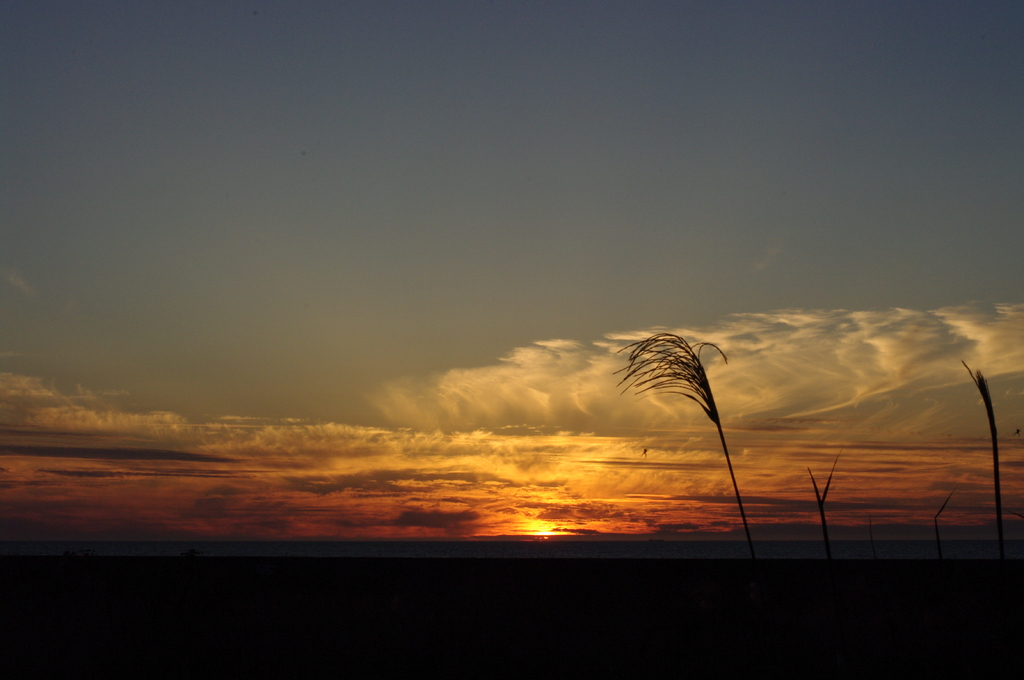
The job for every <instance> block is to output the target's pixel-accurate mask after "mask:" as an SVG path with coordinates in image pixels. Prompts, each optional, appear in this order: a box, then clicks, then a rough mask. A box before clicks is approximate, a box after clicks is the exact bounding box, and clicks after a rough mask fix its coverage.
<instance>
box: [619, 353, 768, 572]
mask: <svg viewBox="0 0 1024 680" xmlns="http://www.w3.org/2000/svg"><path fill="white" fill-rule="evenodd" d="M704 347H712V348H714V349H715V350H716V351H717V352H718V353H719V354H721V355H722V358H723V359H725V362H726V363H728V362H729V359H728V358H727V357H726V356H725V352H723V351H722V350H721V349H719V347H718V346H717V345H715V344H713V343H710V342H698V343H697V344H695V345H692V346H691V345H690V344H689V343H688V342H686V340H684V339H683V338H681V337H679V336H678V335H675V334H673V333H657V334H655V335H652V336H651V337H649V338H647V339H646V340H641V341H639V342H634V343H633V344H631V345H627V346H626V347H623V348H622V349H620V350H619V351H620V352H625V351H626V350H629V365H628V366H626V367H625V368H623V369H620V370H618V371H616V373H622V372H623V371H624V372H625V376H623V378H622V380H620V381H619V384H620V385H622V384H623V383H625V384H626V387H625V389H623V392H625V391H626V390H628V389H630V388H633V389H634V390H635V391H636V393H637V394H642V393H644V392H660V393H663V394H679V395H682V396H684V397H686V398H687V399H692V400H693V401H695V402H697V403H698V404H699V405H700V407H701V408H702V409H703V410H704V413H705V414H706V415H707V417H708V418H709V419H710V420H711V422H713V423H714V424H715V426H716V427H717V428H718V438H719V439H720V440H721V441H722V452H723V453H725V462H726V464H727V465H728V466H729V477H730V478H731V479H732V488H733V491H734V492H735V493H736V504H737V505H738V506H739V509H740V517H741V518H742V519H743V530H744V531H745V532H746V535H747V545H749V546H750V558H751V559H756V555H755V554H754V541H753V540H752V539H751V538H750V527H749V525H748V524H747V514H746V512H744V511H743V500H742V499H741V498H740V488H739V485H738V484H737V483H736V474H735V473H734V472H733V469H732V459H731V458H730V457H729V447H728V446H727V445H726V443H725V434H724V432H723V431H722V419H721V417H720V416H719V415H718V407H717V406H716V405H715V397H714V395H713V394H712V393H711V383H709V382H708V376H707V373H706V372H705V371H704V365H703V364H702V363H701V360H700V352H701V350H702V349H703V348H704Z"/></svg>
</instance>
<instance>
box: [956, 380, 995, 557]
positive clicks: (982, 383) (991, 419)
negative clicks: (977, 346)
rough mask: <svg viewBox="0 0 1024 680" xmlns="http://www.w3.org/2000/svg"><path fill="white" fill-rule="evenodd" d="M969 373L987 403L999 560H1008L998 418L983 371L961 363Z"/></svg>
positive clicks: (982, 398)
mask: <svg viewBox="0 0 1024 680" xmlns="http://www.w3.org/2000/svg"><path fill="white" fill-rule="evenodd" d="M960 363H962V364H963V365H964V368H966V369H967V373H968V374H970V376H971V380H973V381H974V385H975V386H976V387H977V388H978V391H979V392H981V400H982V401H984V402H985V410H986V411H987V412H988V428H989V430H990V431H991V432H992V474H993V476H994V478H995V487H996V527H997V528H998V531H999V559H1001V560H1005V559H1006V551H1005V550H1004V548H1003V499H1002V495H1001V494H1000V491H999V438H998V437H997V436H996V416H995V413H994V412H993V411H992V395H991V394H990V393H989V391H988V381H987V380H985V376H983V375H982V374H981V371H974V372H972V371H971V367H970V366H968V365H967V362H965V361H961V362H960Z"/></svg>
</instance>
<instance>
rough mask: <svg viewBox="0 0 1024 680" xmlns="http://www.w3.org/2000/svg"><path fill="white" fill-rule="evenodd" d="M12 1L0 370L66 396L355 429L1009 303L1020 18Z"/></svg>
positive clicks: (1019, 211) (823, 9)
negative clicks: (460, 386)
mask: <svg viewBox="0 0 1024 680" xmlns="http://www.w3.org/2000/svg"><path fill="white" fill-rule="evenodd" d="M0 7H2V9H0V67H2V68H0V192H2V193H0V267H2V268H3V280H2V281H0V317H2V323H0V353H2V354H0V370H2V371H9V372H14V373H18V374H25V375H33V376H40V377H42V378H45V379H47V380H52V381H55V382H56V384H57V385H58V386H59V387H60V388H61V389H65V390H67V389H73V388H74V386H75V385H76V384H85V385H88V386H89V387H90V388H91V389H94V390H98V391H100V392H102V391H109V392H110V393H112V394H119V393H123V392H127V393H128V395H130V396H129V397H128V398H127V407H130V408H134V409H141V410H159V409H167V410H174V411H176V412H180V413H185V414H188V415H195V416H202V415H209V414H217V415H223V414H226V413H230V414H235V415H242V416H266V417H283V416H295V417H314V418H325V419H333V420H341V421H349V422H362V423H366V424H372V423H374V422H378V421H379V419H380V417H381V416H380V414H379V413H378V412H377V411H376V410H375V409H374V408H373V407H372V406H371V405H370V404H369V403H368V401H367V400H366V398H365V395H366V394H368V393H370V392H372V390H373V389H374V388H375V386H377V385H379V384H380V383H381V382H382V381H387V380H391V379H394V378H398V377H400V376H406V375H426V374H430V373H436V372H442V371H445V370H448V369H450V368H453V367H472V366H482V365H485V364H489V363H493V362H494V361H495V359H496V357H499V356H502V355H505V354H506V353H507V352H509V351H510V350H511V349H513V348H515V347H522V346H525V345H528V344H529V343H531V342H533V341H536V340H545V339H551V338H564V339H573V340H580V341H583V342H588V341H591V340H594V339H598V338H600V337H601V336H602V335H603V334H605V333H610V332H618V331H629V330H634V329H642V328H647V327H651V326H658V325H662V326H669V327H678V326H680V325H687V326H691V327H692V326H699V325H702V324H711V323H714V322H716V321H717V320H719V319H721V318H723V317H725V316H726V315H729V314H734V313H760V312H767V311H770V310H776V309H854V310H877V309H886V308H890V307H902V308H910V309H917V310H929V309H936V308H939V307H945V306H950V305H960V304H964V303H968V302H979V303H983V304H986V303H1019V302H1021V301H1022V291H1024V267H1022V263H1024V229H1022V225H1024V200H1022V197H1024V125H1022V121H1024V4H1021V3H1020V2H1016V1H1014V2H974V3H941V2H903V3H892V2H885V3H861V2H858V3H852V2H851V3H826V4H824V5H823V4H822V3H817V2H806V3H802V2H784V3H760V2H722V3H696V2H694V3H675V2H672V3H633V2H628V3H627V2H581V3H521V2H514V3H513V2H501V1H497V2H464V3H455V2H452V3H422V2H411V3H378V2H366V3H354V2H353V3H334V2H323V3H285V2H280V3H275V2H221V3H212V4H211V3H208V2H175V3H167V2H123V3H116V2H90V3H67V2H32V3H15V2H10V1H7V0H4V1H3V2H2V3H0ZM698 339H699V338H698Z"/></svg>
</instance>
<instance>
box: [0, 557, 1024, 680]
mask: <svg viewBox="0 0 1024 680" xmlns="http://www.w3.org/2000/svg"><path fill="white" fill-rule="evenodd" d="M833 566H834V568H835V582H836V584H837V593H838V605H839V607H838V612H837V608H836V602H837V600H836V599H834V598H833V591H832V586H831V579H830V576H829V564H828V563H827V562H825V561H824V560H759V561H757V562H756V563H754V562H750V561H746V560H607V559H602V560H586V559H568V560H558V559H533V560H528V559H518V560H517V559H509V560H499V559H334V558H295V557H292V558H248V557H82V556H74V557H13V556H7V557H0V577H2V583H3V586H2V587H3V593H2V597H0V668H3V669H4V671H5V675H6V677H12V678H13V677H47V678H50V677H68V678H71V677H100V676H102V677H113V676H115V675H124V674H126V673H127V674H131V675H134V676H136V677H144V678H151V677H157V678H159V677H173V678H188V677H204V676H216V677H224V678H231V677H239V678H259V677H288V676H298V677H303V676H309V677H313V676H316V677H324V678H334V677H346V676H350V677H388V676H394V677H398V676H401V677H405V676H415V677H421V676H424V675H426V674H434V673H430V672H431V671H440V673H441V674H443V675H444V676H448V677H464V676H469V677H495V676H520V677H538V676H539V677H544V676H548V675H554V674H562V673H569V674H571V675H573V676H578V675H584V674H586V675H592V676H595V677H609V676H624V677H642V676H649V675H655V676H657V677H662V676H665V675H668V674H669V673H671V675H672V676H674V677H702V678H707V677H727V676H732V677H743V678H761V677H764V678H795V677H814V678H816V679H820V678H830V677H845V675H844V673H851V674H852V675H850V677H862V678H878V677H884V676H887V675H896V674H899V675H907V676H911V677H913V676H923V677H936V678H946V677H949V678H971V677H975V678H990V677H997V675H1003V674H1004V673H1003V672H1002V670H1001V669H1002V668H1003V667H1005V665H1006V664H1010V668H1020V667H1021V665H1022V662H1024V637H1022V635H1021V634H1022V632H1024V625H1022V623H1021V613H1022V604H1024V578H1022V577H1024V562H1021V561H1011V562H1005V563H1000V562H996V561H982V560H970V561H967V560H946V561H943V562H939V561H938V560H927V561H916V560H899V561H886V560H877V561H875V560H866V561H865V560H840V561H836V562H834V563H833ZM751 584H754V585H751ZM837 614H838V615H837ZM840 622H841V626H840ZM840 649H842V651H843V654H842V657H843V660H844V662H843V663H840V662H838V661H837V659H838V657H839V651H840ZM8 671H13V672H14V674H8Z"/></svg>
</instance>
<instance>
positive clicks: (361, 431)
mask: <svg viewBox="0 0 1024 680" xmlns="http://www.w3.org/2000/svg"><path fill="white" fill-rule="evenodd" d="M1022 318H1024V306H1011V305H1007V306H1000V307H994V308H989V309H985V308H977V307H963V308H949V309H943V310H937V311H934V312H915V311H911V310H899V309H896V310H888V311H884V312H849V311H843V310H833V311H806V310H786V311H779V312H774V313H771V314H751V315H737V316H733V317H729V318H727V319H724V320H723V321H722V322H721V323H719V324H716V325H714V326H711V327H706V328H694V329H675V330H676V331H677V332H680V333H681V334H684V335H685V336H687V337H689V338H691V339H693V340H704V341H711V342H715V343H717V344H718V345H719V346H721V347H722V349H723V350H725V351H726V352H727V353H728V355H729V363H728V364H725V363H724V362H722V361H720V360H710V361H709V373H710V375H711V380H712V385H713V387H714V389H715V392H716V396H717V398H718V401H719V404H720V407H721V410H722V412H723V414H725V424H726V431H727V436H728V437H729V442H730V448H731V449H732V450H733V452H734V465H735V467H736V474H737V477H738V479H739V481H740V485H741V489H742V490H743V492H744V497H745V501H746V503H747V505H748V508H749V512H750V516H751V522H752V527H753V528H752V531H753V532H754V536H755V539H757V538H758V537H759V535H762V534H763V532H769V533H770V532H777V530H776V529H775V528H772V527H779V526H789V527H792V528H793V531H803V530H804V529H801V527H813V526H814V521H815V517H816V508H815V506H814V504H813V495H812V493H811V488H810V480H809V478H808V476H807V468H808V467H810V468H811V469H812V470H815V472H816V474H817V473H818V471H822V474H825V471H826V470H827V469H828V468H829V467H830V466H831V463H832V461H833V459H834V458H835V456H836V455H837V454H840V453H841V456H840V460H839V465H838V467H837V469H836V479H835V482H834V483H833V487H832V491H831V492H830V496H829V498H830V508H831V509H832V511H833V514H832V515H831V516H830V523H834V524H835V525H836V527H837V528H842V527H846V528H847V529H841V530H849V531H854V530H855V529H856V527H863V526H864V524H865V522H866V519H867V517H868V516H869V515H871V516H872V517H873V518H874V521H875V522H876V523H877V524H879V525H881V524H884V523H889V524H902V525H911V526H913V525H917V526H921V527H927V526H930V524H929V523H930V521H931V520H930V518H931V516H932V515H933V514H934V512H935V511H936V509H937V507H938V504H940V503H941V502H942V500H943V499H944V497H945V495H946V494H948V492H949V490H950V489H952V487H953V485H957V488H958V491H957V494H956V502H955V503H951V505H950V507H949V508H947V510H946V512H945V513H944V515H943V516H944V517H945V518H946V521H947V523H948V524H949V525H950V526H953V525H958V526H965V527H969V526H976V527H984V526H985V525H986V524H987V523H988V522H990V519H991V504H992V500H991V469H990V465H991V453H990V451H989V444H988V440H987V424H986V422H985V419H984V412H983V408H982V407H981V405H980V401H979V400H978V398H977V395H976V393H975V391H974V387H973V385H972V384H971V383H970V381H969V378H968V376H967V374H966V371H965V370H964V368H963V366H962V365H961V364H960V360H961V359H965V360H967V361H968V363H970V364H971V365H972V367H977V368H981V369H982V370H984V371H985V372H986V374H987V375H988V376H989V378H990V380H991V384H992V386H993V393H994V394H995V396H996V410H997V415H998V416H999V418H1000V423H1003V425H1002V427H1003V431H1004V433H1005V434H1008V433H1009V432H1012V431H1013V429H1014V428H1015V427H1016V425H1013V424H1012V423H1015V422H1019V420H1024V396H1022V392H1024V374H1022V372H1021V370H1020V368H1019V367H1021V366H1024V361H1021V359H1024V354H1022V352H1024V350H1022V348H1021V347H1020V342H1019V338H1021V337H1024V326H1022V324H1024V321H1022ZM648 332H649V331H648V330H645V331H636V332H629V333H616V334H610V335H609V336H607V337H605V338H602V339H600V340H599V341H597V342H593V343H590V344H584V343H582V342H577V341H570V340H552V341H545V342H539V343H535V344H533V345H531V346H528V347H522V348H517V349H515V350H513V351H512V352H510V353H509V354H508V355H507V356H506V357H504V358H503V359H502V360H500V361H499V362H497V363H496V364H494V365H492V366H484V367H479V368H473V369H453V370H451V371H447V372H445V373H443V374H440V375H437V376H433V377H430V378H420V379H415V378H411V379H408V380H405V381H399V382H394V383H390V384H387V385H384V386H382V387H381V389H380V391H379V392H378V393H377V394H376V395H375V396H374V399H375V401H376V403H377V404H379V405H380V406H381V408H382V409H383V410H384V411H385V412H386V413H387V414H388V415H389V416H390V417H391V419H392V420H393V421H394V426H393V427H366V426H360V425H351V424H342V423H330V422H327V423H323V422H308V421H304V420H295V419H291V420H283V419H281V420H275V419H267V418H262V419H252V418H249V417H244V416H224V417H216V416H214V417H211V418H210V419H209V420H208V421H203V422H195V421H191V420H189V419H188V418H185V417H184V416H181V415H179V414H175V413H170V412H162V411H155V412H148V413H132V412H129V411H126V410H124V409H123V408H121V407H119V406H118V405H117V400H118V399H119V398H120V397H122V396H123V395H120V394H119V393H118V391H117V390H111V391H108V392H107V393H105V394H99V393H94V392H91V391H89V390H88V389H85V388H77V389H76V390H74V391H69V392H67V393H65V392H62V391H60V390H58V389H56V388H55V387H53V386H51V385H48V384H47V383H45V382H44V381H43V380H41V379H39V378H36V377H30V376H22V375H16V374H10V373H7V374H0V436H2V442H3V444H2V445H0V453H2V455H3V463H4V465H3V469H2V470H0V486H2V487H3V488H4V494H3V495H2V496H0V515H2V516H3V517H4V518H6V519H3V520H0V530H2V531H4V532H6V535H10V536H15V535H17V536H24V535H25V532H35V535H56V534H59V533H60V532H72V533H75V532H79V533H81V532H85V533H84V534H82V535H98V534H96V532H97V531H100V530H101V529H102V531H103V532H106V533H104V534H103V535H106V536H115V535H116V536H120V535H123V534H130V535H131V536H150V537H153V536H165V537H169V536H178V535H187V536H196V537H228V536H230V537H238V538H297V537H307V538H327V537H334V538H376V537H382V536H389V537H402V536H405V537H422V536H439V537H451V536H464V535H474V536H486V535H507V534H531V533H540V532H547V533H558V534H577V535H596V534H623V533H634V534H636V533H639V534H649V533H655V534H661V535H668V534H671V535H710V534H709V533H708V532H711V533H721V532H731V531H735V530H736V529H737V527H738V522H737V518H736V516H735V515H736V512H735V505H734V501H733V496H732V490H731V484H730V482H729V478H728V473H727V471H726V468H725V466H724V461H723V459H722V455H721V451H720V449H719V443H718V441H717V434H716V433H715V431H714V430H713V427H712V426H711V424H710V423H708V422H707V421H706V419H705V418H704V416H703V414H702V413H701V412H700V411H699V409H697V408H696V407H693V405H692V404H690V403H689V402H688V401H687V400H684V399H681V398H671V397H664V396H662V397H659V396H648V397H643V398H638V397H636V396H634V395H629V394H627V395H623V394H621V393H620V389H619V388H618V387H617V378H616V376H615V375H614V372H615V371H616V370H618V369H619V368H621V367H622V366H623V365H624V360H623V358H622V355H619V354H617V353H616V352H617V350H618V349H619V348H621V347H622V346H624V345H626V344H628V343H629V342H631V341H633V340H635V339H638V338H641V337H644V336H645V335H646V333H648ZM1005 434H1004V440H1003V451H1004V454H1003V460H1004V464H1003V479H1004V503H1005V504H1006V506H1007V507H1008V508H1010V509H1013V508H1017V507H1022V505H1024V495H1022V493H1021V491H1022V487H1021V485H1022V484H1024V456H1021V454H1022V453H1024V445H1022V444H1021V439H1020V438H1013V437H1007V436H1005ZM644 449H647V455H646V456H641V452H642V451H643V450H644ZM933 506H934V507H933ZM4 527H6V528H4ZM40 532H41V533H40ZM89 532H93V533H89ZM694 532H696V534H694ZM759 532H760V533H759ZM76 535H77V534H76ZM773 535H774V534H773Z"/></svg>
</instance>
